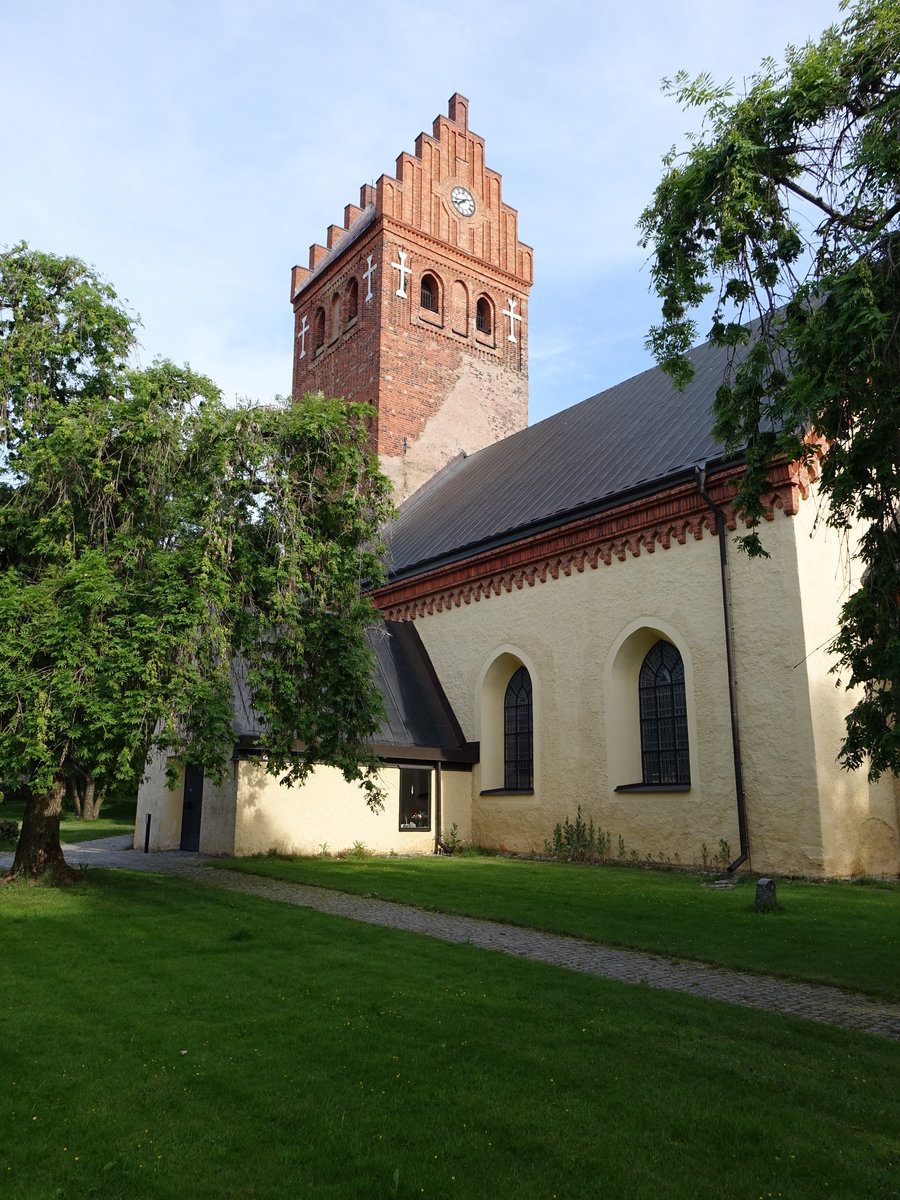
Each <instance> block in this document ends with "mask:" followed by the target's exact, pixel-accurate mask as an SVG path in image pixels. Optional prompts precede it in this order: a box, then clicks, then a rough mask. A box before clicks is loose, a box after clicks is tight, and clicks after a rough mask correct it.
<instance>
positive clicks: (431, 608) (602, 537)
mask: <svg viewBox="0 0 900 1200" xmlns="http://www.w3.org/2000/svg"><path fill="white" fill-rule="evenodd" d="M740 475H741V468H740V467H735V468H731V469H730V470H727V471H723V472H721V473H719V474H718V475H716V476H715V478H711V479H708V480H707V490H708V492H709V494H710V497H711V499H712V500H713V502H714V503H715V504H717V505H719V506H721V507H722V509H723V511H724V512H725V516H726V522H727V525H728V528H729V529H732V530H733V529H736V528H737V518H736V516H735V513H734V510H733V508H732V506H731V498H732V497H733V495H734V493H735V491H736V482H737V480H738V479H739V477H740ZM812 478H814V472H813V471H811V470H810V469H808V468H807V467H804V466H801V465H799V464H796V463H793V464H779V465H777V466H776V467H774V468H772V470H771V471H770V479H771V481H772V483H773V489H772V494H771V496H770V499H769V506H768V512H767V519H768V520H773V519H774V516H775V510H776V509H781V511H782V512H783V513H784V514H785V516H795V515H796V514H797V512H798V511H799V508H800V501H801V499H806V497H807V496H808V494H809V485H810V482H811V479H812ZM704 530H705V531H706V532H708V533H711V534H713V535H714V534H715V532H716V527H715V518H714V516H713V514H712V512H711V511H710V509H709V508H708V507H707V506H706V504H705V503H704V501H703V498H702V497H701V495H700V493H699V491H698V488H697V485H696V483H694V482H693V481H691V482H685V483H682V484H678V485H676V486H674V487H670V488H666V489H664V490H662V491H659V492H656V493H655V494H653V495H651V496H647V497H642V498H640V499H638V500H632V501H630V502H629V503H627V504H622V505H620V506H618V507H615V508H610V509H607V510H605V511H604V512H601V513H596V514H594V515H592V516H589V517H582V518H580V519H575V520H572V521H569V522H566V523H564V524H560V525H558V526H555V527H554V528H552V529H549V530H545V531H542V532H540V533H535V534H532V535H530V536H528V537H523V538H522V539H521V540H519V541H515V542H510V543H507V544H506V545H503V546H497V547H494V548H492V549H489V550H485V551H482V552H481V553H475V554H473V555H472V556H471V557H469V558H466V559H463V560H462V561H458V562H453V563H449V564H447V565H446V566H438V567H435V568H433V569H431V570H424V571H422V573H421V574H418V575H413V576H410V577H408V578H405V579H398V580H394V581H392V582H389V583H387V584H386V585H385V586H384V587H382V588H379V589H378V590H377V591H376V592H373V593H372V598H373V600H374V601H375V603H376V605H377V606H378V608H379V609H381V611H382V612H383V614H384V616H385V617H386V618H387V620H390V621H409V620H415V618H416V617H421V616H424V615H426V614H429V615H430V614H432V613H435V612H441V611H442V610H443V609H445V608H459V607H460V606H461V605H463V604H471V603H473V602H475V603H477V602H478V601H480V600H482V599H484V600H487V599H490V597H491V596H499V595H500V593H501V592H504V591H505V592H511V591H512V589H513V588H514V587H515V588H518V589H522V588H523V587H525V586H526V585H527V586H528V587H534V585H535V584H536V583H544V582H546V580H547V579H548V578H550V579H558V578H559V576H560V574H563V575H571V574H572V572H573V571H577V572H583V571H584V569H585V567H586V566H588V567H591V568H592V569H594V570H596V568H597V567H599V565H600V564H601V563H603V564H604V565H605V566H610V565H611V564H612V562H613V560H614V559H617V560H618V561H619V562H624V561H625V559H626V558H628V557H629V555H630V556H631V557H633V558H637V557H638V556H639V555H640V554H641V552H642V551H643V552H644V553H647V554H654V553H655V552H656V549H657V547H662V549H663V550H668V549H669V548H670V546H671V545H672V543H673V542H679V543H680V544H681V545H684V544H685V542H686V541H687V540H688V538H689V537H693V538H695V539H697V540H698V541H699V540H700V539H701V538H702V537H703V533H704Z"/></svg>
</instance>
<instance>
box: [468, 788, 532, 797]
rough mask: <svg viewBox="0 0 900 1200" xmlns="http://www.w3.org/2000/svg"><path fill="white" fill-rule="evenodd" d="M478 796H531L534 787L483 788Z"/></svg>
mask: <svg viewBox="0 0 900 1200" xmlns="http://www.w3.org/2000/svg"><path fill="white" fill-rule="evenodd" d="M478 794H479V796H533V795H534V788H483V789H482V790H481V791H480V792H479V793H478Z"/></svg>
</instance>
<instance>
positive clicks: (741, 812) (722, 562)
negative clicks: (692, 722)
mask: <svg viewBox="0 0 900 1200" xmlns="http://www.w3.org/2000/svg"><path fill="white" fill-rule="evenodd" d="M696 472H697V487H698V489H699V491H700V495H701V496H702V497H703V500H704V501H705V503H706V505H707V507H708V508H709V509H710V510H711V511H712V513H713V515H714V517H715V519H716V533H717V534H718V538H719V566H720V569H721V573H722V615H723V617H724V619H725V661H726V666H727V668H728V701H729V704H730V706H731V750H732V755H733V758H734V794H735V799H736V800H737V818H738V836H739V837H740V842H741V852H740V854H739V855H738V857H737V858H736V859H735V860H734V862H733V863H730V864H729V866H728V873H729V874H733V873H734V872H735V871H736V870H737V868H738V867H739V866H740V865H741V863H744V862H746V863H747V865H748V866H749V864H750V839H749V837H748V835H747V804H746V799H745V796H744V774H743V771H742V769H741V740H740V735H739V733H738V717H737V693H736V687H735V678H734V654H733V652H732V627H731V596H730V594H729V589H728V555H727V545H728V542H727V538H726V524H725V513H724V512H723V511H722V509H721V508H719V506H718V505H717V504H714V503H713V501H712V499H711V498H710V495H709V492H708V491H707V490H706V464H705V463H701V465H700V466H698V467H697V468H696Z"/></svg>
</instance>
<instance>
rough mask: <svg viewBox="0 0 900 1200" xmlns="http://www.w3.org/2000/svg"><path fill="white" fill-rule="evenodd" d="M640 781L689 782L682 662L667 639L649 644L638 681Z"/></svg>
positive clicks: (688, 754) (685, 703)
mask: <svg viewBox="0 0 900 1200" xmlns="http://www.w3.org/2000/svg"><path fill="white" fill-rule="evenodd" d="M638 693H639V696H640V714H641V766H642V771H643V782H644V783H646V784H653V783H682V784H684V783H690V782H691V764H690V752H689V748H688V729H687V701H686V698H685V689H684V663H683V662H682V660H681V655H680V654H679V653H678V651H677V650H676V649H675V647H674V646H673V645H672V643H671V642H663V641H659V642H657V643H656V644H655V645H653V646H651V647H650V649H649V651H648V652H647V655H646V657H645V658H644V661H643V663H642V664H641V673H640V677H639V680H638Z"/></svg>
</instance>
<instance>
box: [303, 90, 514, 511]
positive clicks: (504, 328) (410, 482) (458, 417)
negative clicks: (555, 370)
mask: <svg viewBox="0 0 900 1200" xmlns="http://www.w3.org/2000/svg"><path fill="white" fill-rule="evenodd" d="M468 110H469V104H468V101H467V100H466V99H465V97H463V96H460V95H459V94H456V95H454V96H452V97H451V98H450V105H449V115H448V116H447V117H438V118H437V119H436V120H435V122H434V130H433V134H432V136H431V137H429V136H428V135H427V134H425V133H421V134H419V137H418V138H417V139H416V152H415V155H412V154H401V155H400V157H399V158H398V159H397V166H396V172H397V174H396V178H393V177H392V176H390V175H382V176H381V178H380V179H379V180H378V182H377V183H376V184H375V186H374V187H372V186H371V185H369V184H364V185H363V186H362V188H361V189H360V197H359V205H358V206H357V205H355V204H348V205H347V207H346V208H345V209H344V223H343V225H342V226H340V225H331V226H329V229H328V234H327V237H326V244H325V245H324V246H320V245H313V246H310V249H309V266H308V267H294V269H293V271H292V272H291V302H292V304H293V307H294V335H295V336H294V375H293V394H294V396H295V397H296V396H300V395H302V394H303V393H304V392H317V391H322V392H324V393H325V394H326V395H328V396H343V397H345V398H346V399H348V400H359V401H365V402H366V403H368V404H371V405H372V406H373V407H374V408H375V409H376V411H377V418H376V422H375V426H374V428H373V439H374V441H375V445H376V448H377V450H378V454H379V456H380V459H381V465H382V470H384V472H385V473H386V474H387V475H388V476H389V477H390V479H391V480H392V482H393V484H394V489H395V494H396V496H397V499H398V500H403V499H405V498H406V497H407V496H409V495H410V494H411V493H412V492H414V491H415V490H416V489H417V488H418V487H420V486H421V484H423V483H424V482H425V481H426V480H427V479H429V478H430V477H431V476H432V475H433V474H434V473H435V472H436V471H438V470H440V468H441V467H442V466H444V464H445V463H447V462H449V461H450V460H451V459H452V458H455V457H456V456H457V455H458V454H459V453H460V452H461V451H462V452H465V453H466V454H471V453H473V452H474V451H475V450H479V449H481V447H483V446H487V445H489V444H490V443H491V442H496V441H499V440H500V439H501V438H504V437H506V436H507V435H508V434H510V433H514V432H515V431H516V430H518V429H523V428H524V427H525V426H526V425H527V423H528V292H529V289H530V287H531V282H532V277H533V276H532V250H531V248H530V247H529V246H525V245H523V244H522V243H521V242H520V241H519V240H518V236H517V220H518V218H517V214H516V210H515V209H512V208H510V207H509V206H508V205H506V204H504V203H503V201H502V198H501V194H500V176H499V175H498V174H497V173H496V172H495V171H491V170H489V169H488V168H487V167H486V166H485V161H484V141H483V139H482V138H480V137H478V135H477V134H474V133H472V132H471V131H470V130H469V119H468V116H469V112H468Z"/></svg>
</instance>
